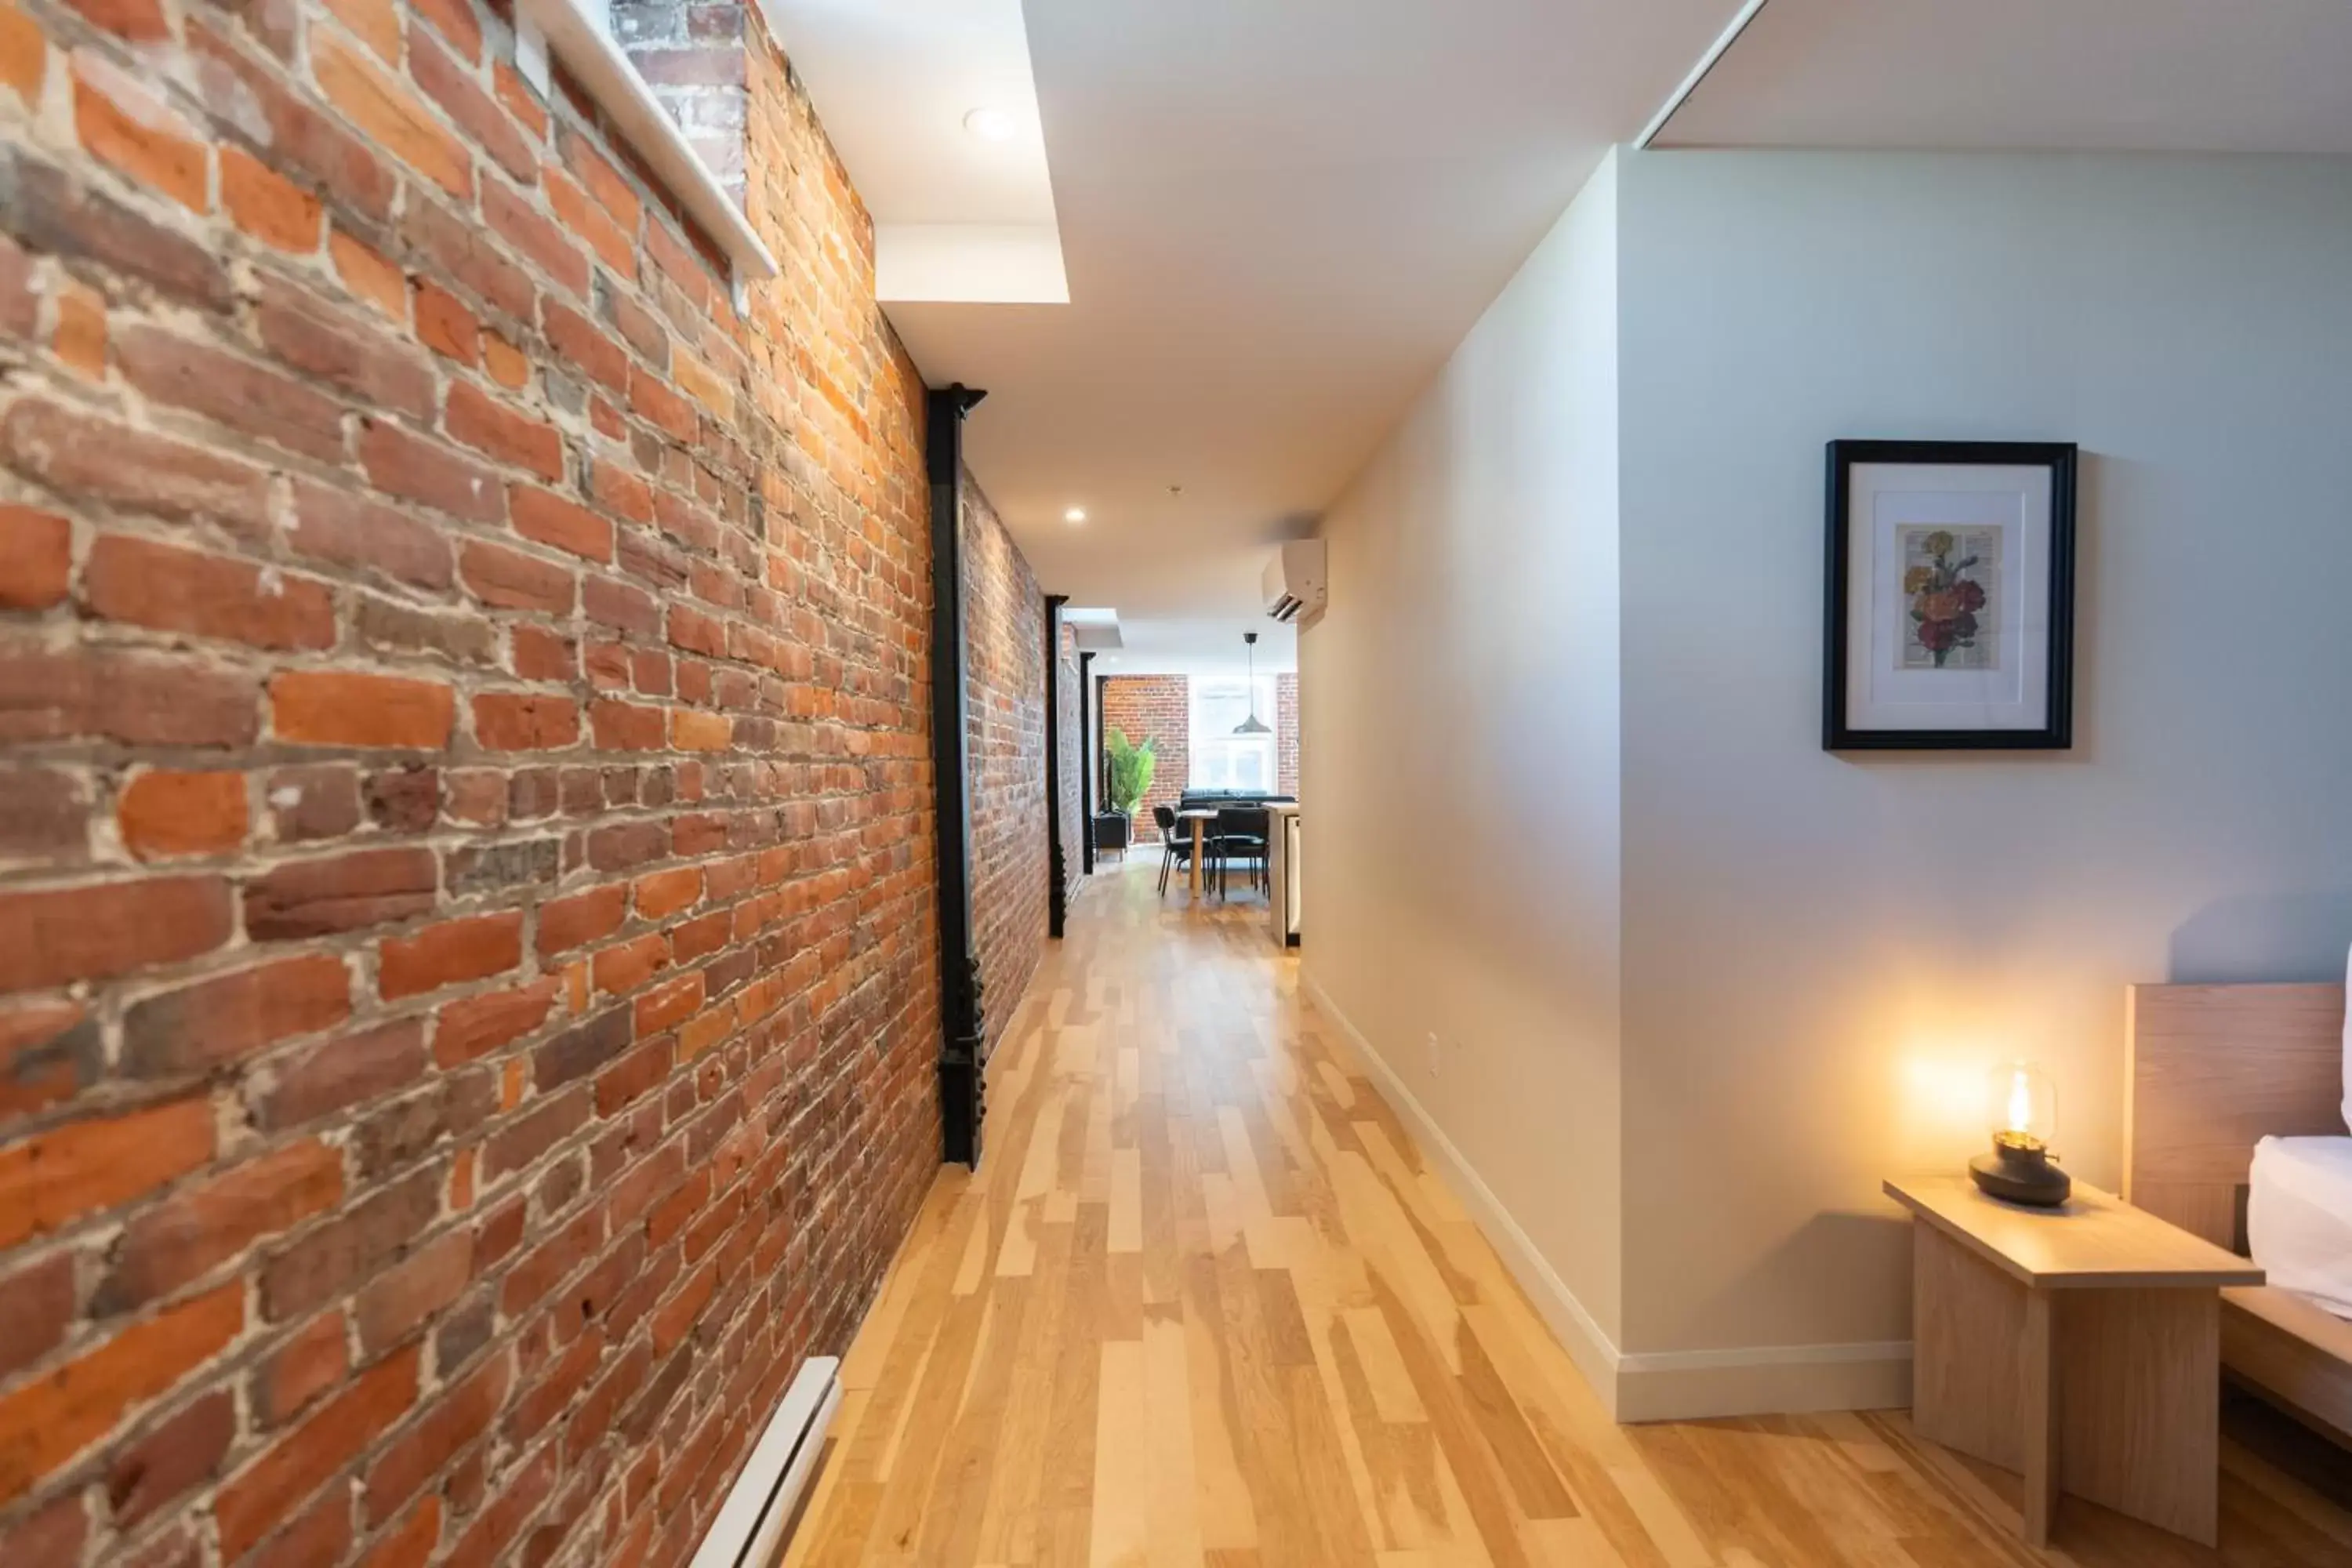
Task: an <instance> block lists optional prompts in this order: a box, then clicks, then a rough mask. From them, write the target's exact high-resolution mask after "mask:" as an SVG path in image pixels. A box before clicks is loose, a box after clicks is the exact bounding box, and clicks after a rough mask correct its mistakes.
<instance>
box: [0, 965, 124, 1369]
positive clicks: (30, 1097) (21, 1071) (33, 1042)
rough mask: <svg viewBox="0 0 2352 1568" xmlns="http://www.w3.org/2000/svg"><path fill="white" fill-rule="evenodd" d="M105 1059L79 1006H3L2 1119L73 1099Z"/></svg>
mask: <svg viewBox="0 0 2352 1568" xmlns="http://www.w3.org/2000/svg"><path fill="white" fill-rule="evenodd" d="M104 1057H105V1051H104V1048H103V1047H102V1045H101V1043H100V1039H99V1036H98V1025H97V1024H96V1022H95V1021H93V1020H92V1019H91V1018H90V1017H89V1013H88V1011H87V1010H86V1009H85V1008H84V1007H83V1006H82V1005H81V1004H80V1003H79V1002H72V1001H68V1000H66V999H64V998H62V997H28V998H26V1000H23V1001H20V1002H16V1003H13V1004H8V1005H0V1121H6V1120H7V1119H9V1118H12V1117H16V1116H22V1115H26V1114H29V1113H30V1112H32V1111H36V1110H47V1109H48V1108H49V1107H50V1106H53V1105H59V1104H62V1103H64V1102H65V1101H66V1100H71V1099H72V1098H73V1097H74V1096H75V1095H76V1094H78V1093H79V1092H80V1091H81V1090H82V1089H87V1088H88V1087H89V1085H90V1084H92V1083H94V1082H96V1081H97V1079H98V1077H99V1074H100V1071H101V1070H102V1069H103V1067H104ZM0 1374H5V1368H0Z"/></svg>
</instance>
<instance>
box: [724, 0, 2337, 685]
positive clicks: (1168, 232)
mask: <svg viewBox="0 0 2352 1568" xmlns="http://www.w3.org/2000/svg"><path fill="white" fill-rule="evenodd" d="M763 3H764V4H766V5H768V6H769V8H770V11H771V14H772V16H773V17H774V19H775V25H776V26H777V30H778V34H779V36H780V37H782V40H783V43H784V46H785V47H786V49H787V51H788V52H789V53H790V54H791V55H792V57H793V62H794V65H795V67H796V68H798V69H799V70H800V72H801V74H802V76H803V79H804V80H806V81H807V82H808V84H809V88H810V91H811V94H812V96H813V97H814V100H815V101H816V104H817V108H818V110H819V112H820V114H821V115H822V116H823V117H824V121H825V124H826V128H827V130H828V131H829V132H831V134H832V135H833V137H834V140H835V144H836V145H837V146H838V147H839V148H840V150H841V153H842V156H843V159H844V161H845V163H846V164H847V165H848V167H849V171H850V174H851V176H852V178H853V179H854V180H855V181H856V184H857V186H858V189H859V191H860V193H861V194H862V195H864V196H865V198H866V203H867V205H868V206H869V208H870V209H871V210H872V211H873V213H874V215H875V217H876V220H877V232H878V233H879V234H881V235H883V236H884V237H886V238H887V235H888V234H889V232H890V231H891V230H892V229H893V228H894V227H898V228H902V229H904V228H908V227H911V226H932V227H934V228H939V227H947V228H954V227H956V226H963V227H965V228H967V229H968V230H969V231H970V232H971V235H972V236H982V235H993V236H994V237H995V239H996V241H997V242H998V244H999V250H1000V253H1001V251H1002V250H1003V248H1004V245H1003V241H1004V237H1005V235H1006V234H1007V233H1008V232H1010V231H1012V230H1016V229H1019V228H1021V227H1023V226H1030V227H1033V228H1034V227H1035V226H1039V225H1042V224H1055V225H1058V231H1059V232H1058V247H1049V248H1052V249H1053V250H1054V253H1055V257H1056V258H1057V259H1058V260H1059V261H1060V262H1061V263H1062V264H1063V265H1064V266H1065V268H1066V279H1067V297H1068V303H1066V304H1036V305H1009V304H989V305H975V304H968V303H947V302H912V301H901V302H893V303H891V304H889V306H888V310H889V314H890V317H891V319H892V321H894V322H895V323H896V325H897V326H898V330H899V331H900V333H901V335H902V336H903V337H904V338H905V340H906V342H907V345H908V349H909V350H910V351H911V352H912V353H913V354H914V356H915V359H916V362H917V363H918V364H919V365H920V366H921V368H922V370H923V371H924V373H925V374H926V375H927V376H928V377H929V380H930V381H931V382H932V384H935V385H937V384H946V383H949V382H951V381H961V382H964V383H966V384H970V385H973V386H979V387H984V388H986V389H988V391H989V393H990V396H989V398H988V401H987V402H986V403H985V404H984V405H982V406H981V407H979V408H978V409H976V410H975V411H974V413H973V415H972V416H971V425H970V426H969V434H968V449H969V452H970V456H971V462H972V466H973V468H975V470H976V471H977V472H978V474H979V476H980V479H981V481H982V484H984V485H985V486H986V487H987V489H988V491H989V494H990V497H991V499H992V500H993V501H994V502H995V504H996V507H997V510H998V511H999V512H1000V513H1001V514H1002V515H1003V517H1004V518H1005V520H1006V521H1007V522H1008V523H1009V524H1010V525H1011V527H1012V529H1013V532H1014V534H1015V536H1016V537H1017V538H1018V539H1019V540H1020V542H1021V544H1022V547H1023V549H1024V552H1026V553H1027V555H1028V557H1029V559H1030V562H1031V563H1032V564H1033V565H1034V568H1035V569H1036V572H1037V575H1038V579H1039V581H1040V583H1041V584H1043V585H1044V586H1045V588H1046V589H1047V590H1048V591H1050V592H1055V593H1064V594H1068V595H1072V596H1073V598H1074V599H1075V600H1076V602H1077V603H1080V604H1087V605H1110V606H1116V607H1117V608H1118V611H1119V612H1120V617H1121V620H1122V623H1123V625H1124V627H1125V631H1126V634H1127V637H1128V643H1129V647H1128V649H1127V650H1124V651H1123V654H1122V658H1123V659H1125V660H1127V661H1129V664H1128V666H1127V667H1128V668H1132V669H1141V668H1150V667H1152V666H1151V665H1150V663H1145V662H1135V661H1137V660H1145V661H1157V662H1158V663H1159V664H1161V665H1167V666H1170V667H1175V668H1195V666H1194V665H1193V664H1192V663H1191V662H1190V661H1192V660H1196V659H1211V658H1214V657H1215V654H1216V649H1217V648H1218V647H1223V646H1225V645H1228V644H1230V645H1234V646H1235V647H1238V643H1239V637H1238V633H1239V631H1240V630H1241V629H1242V628H1243V627H1244V626H1258V627H1260V628H1261V629H1265V630H1266V631H1267V632H1268V633H1269V637H1273V636H1274V635H1276V634H1279V635H1280V636H1282V637H1290V636H1291V635H1292V634H1290V633H1289V632H1287V631H1286V629H1284V628H1278V627H1276V626H1273V625H1272V623H1269V622H1265V621H1264V620H1263V619H1262V618H1261V616H1260V614H1259V612H1260V609H1261V606H1260V605H1259V602H1258V579H1259V574H1260V572H1261V571H1262V569H1263V567H1264V565H1265V561H1266V559H1267V557H1268V556H1269V555H1270V553H1271V551H1272V546H1273V545H1274V544H1275V543H1276V542H1278V541H1280V540H1282V539H1286V538H1291V537H1297V536H1299V535H1302V534H1304V533H1306V532H1307V531H1310V530H1311V528H1312V526H1313V523H1314V521H1315V519H1316V517H1317V516H1318V514H1319V513H1320V511H1321V510H1323V508H1324V507H1325V506H1327V505H1328V503H1329V502H1330V501H1331V500H1332V499H1333V498H1334V496H1335V494H1336V493H1337V492H1338V490H1339V489H1340V488H1341V487H1342V486H1343V485H1344V484H1345V483H1346V481H1347V479H1348V478H1349V476H1350V475H1351V474H1352V472H1353V471H1354V469H1355V468H1356V467H1357V465H1358V464H1359V463H1360V462H1361V461H1362V459H1363V458H1364V457H1365V456H1366V455H1367V454H1368V453H1369V452H1370V449H1371V448H1372V447H1373V446H1374V445H1375V444H1376V443H1377V442H1378V441H1379V439H1380V438H1381V436H1382V435H1384V434H1385V432H1386V431H1387V429H1388V427H1389V426H1391V423H1392V422H1393V421H1394V419H1395V418H1396V416H1398V414H1399V413H1400V412H1401V411H1402V408H1403V407H1404V406H1405V405H1406V404H1407V403H1408V402H1409V401H1410V400H1411V399H1412V396H1413V395H1415V394H1416V393H1418V392H1419V390H1420V389H1421V388H1422V387H1423V385H1424V384H1426V382H1427V380H1428V378H1429V377H1430V376H1431V375H1432V374H1433V373H1434V371H1435V370H1436V368H1437V367H1438V365H1440V364H1441V363H1443V362H1444V359H1445V357H1446V356H1447V355H1448V354H1449V353H1451V352H1452V351H1453V349H1454V345H1455V344H1456V343H1457V342H1459V341H1460V339H1461V337H1462V335H1463V333H1464V332H1465V331H1466V330H1467V329H1468V328H1469V326H1470V324H1471V323H1472V322H1473V321H1475V319H1476V318H1477V316H1478V314H1479V313H1480V311H1482V310H1484V309H1485V308H1486V304H1487V302H1488V301H1489V300H1492V299H1493V298H1494V296H1495V294H1496V291H1497V290H1498V289H1500V287H1501V286H1502V284H1503V283H1504V282H1505V280H1506V279H1508V277H1509V276H1510V274H1511V272H1512V271H1513V270H1514V269H1515V268H1517V266H1518V264H1519V262H1520V261H1521V259H1522V258H1524V257H1525V256H1526V254H1527V253H1528V250H1529V248H1530V247H1532V246H1533V245H1534V243H1535V241H1536V240H1537V239H1538V238H1539V237H1541V236H1542V234H1543V233H1544V232H1545V230H1546V229H1547V228H1549V226H1550V225H1551V223H1552V222H1553V221H1554V219H1555V218H1557V216H1559V212H1560V211H1561V209H1562V208H1563V207H1564V206H1565V205H1566V204H1567V202H1568V200H1569V198H1570V196H1571V195H1574V193H1575V191H1576V189H1577V188H1578V186H1579V185H1580V184H1582V182H1583V180H1584V178H1585V176H1586V174H1588V173H1589V172H1590V171H1591V167H1592V165H1593V164H1594V163H1595V162H1597V161H1598V159H1599V158H1600V156H1601V153H1602V151H1603V150H1604V149H1605V148H1606V147H1607V146H1608V145H1609V144H1610V143H1612V142H1619V141H1623V140H1626V139H1629V138H1631V137H1632V136H1633V135H1634V134H1635V133H1636V132H1639V131H1640V130H1641V128H1642V127H1643V125H1644V124H1645V123H1646V122H1647V121H1649V120H1650V119H1651V117H1652V115H1653V114H1654V111H1655V110H1657V109H1658V107H1659V106H1660V105H1661V104H1662V103H1664V101H1666V100H1667V99H1668V97H1669V96H1670V94H1671V92H1672V90H1673V89H1674V88H1675V86H1676V84H1678V83H1679V82H1681V81H1682V80H1683V79H1684V78H1685V75H1686V74H1687V73H1688V72H1689V71H1690V70H1691V68H1693V67H1694V65H1695V64H1696V62H1697V61H1698V60H1699V59H1700V58H1701V57H1702V56H1703V54H1704V53H1705V52H1706V49H1707V47H1708V46H1709V45H1710V44H1711V43H1712V42H1713V41H1714V40H1715V39H1716V38H1717V37H1718V35H1719V34H1720V33H1721V32H1722V30H1723V28H1724V26H1726V24H1727V22H1728V21H1729V20H1730V18H1731V16H1732V15H1733V14H1734V12H1735V11H1736V10H1737V9H1738V0H1456V3H1454V4H1451V5H1437V4H1431V3H1430V0H1193V3H1192V4H1189V5H1167V4H1156V5H1147V4H1144V3H1143V0H1027V9H1026V16H1025V18H1024V16H1023V15H1022V0H763ZM1024 22H1025V26H1024ZM1024 92H1027V93H1030V94H1031V95H1032V96H1030V97H1028V98H1025V99H1024V96H1023V95H1024ZM982 104H986V105H987V106H989V107H996V108H1003V109H1005V110H1007V111H1008V112H1012V113H1013V114H1014V115H1015V118H1016V122H1017V124H1018V126H1019V133H1018V134H1017V135H1016V136H1015V137H1014V138H1013V140H1012V141H1011V142H1002V143H986V142H980V141H978V140H977V139H975V138H971V137H970V136H969V135H967V134H966V133H965V132H964V131H963V129H962V124H961V120H962V116H963V115H964V113H965V112H966V111H967V110H970V109H971V108H974V107H980V106H982ZM1024 104H1027V105H1029V106H1030V107H1028V108H1026V109H1024V108H1023V105H1024ZM1024 115H1026V116H1031V117H1033V118H1025V119H1024V118H1023V116H1024ZM1658 144H1659V145H1661V146H1675V145H1694V144H1707V145H1743V146H1822V147H1948V148H1990V147H2034V148H2053V149H2057V148H2149V149H2158V148H2163V149H2196V150H2209V151H2234V150H2243V151H2311V152H2325V151H2335V152H2352V0H1768V3H1767V4H1766V5H1764V8H1763V10H1762V12H1761V13H1760V14H1759V16H1757V17H1756V19H1755V20H1754V22H1753V23H1752V24H1751V25H1750V26H1749V27H1748V29H1747V31H1746V32H1745V33H1744V34H1743V35H1742V36H1741V37H1740V38H1739V40H1738V43H1736V44H1735V45H1734V46H1733V47H1731V49H1730V50H1729V51H1728V53H1727V54H1726V56H1725V57H1724V58H1723V59H1722V60H1720V61H1719V62H1717V65H1716V67H1715V68H1714V69H1713V70H1712V71H1711V72H1710V73H1709V74H1708V75H1707V76H1706V79H1705V80H1704V81H1702V82H1701V83H1700V84H1699V86H1698V87H1697V89H1696V90H1695V92H1694V93H1693V94H1692V96H1691V98H1690V100H1688V101H1687V102H1686V103H1685V105H1684V106H1683V108H1682V110H1680V112H1678V113H1677V114H1676V115H1675V117H1674V118H1673V120H1672V121H1669V123H1668V124H1667V126H1666V128H1665V131H1664V134H1663V135H1662V136H1661V137H1660V139H1659V143H1658ZM1049 148H1050V150H1051V158H1050V175H1049V174H1048V158H1047V150H1048V149H1049ZM1049 179H1050V186H1049V185H1048V181H1049ZM950 238H952V236H951V237H950ZM910 254H911V252H910ZM932 259H933V260H935V261H936V260H938V258H937V257H936V256H934V257H933V258H932ZM953 259H954V258H953V257H950V261H953ZM965 259H966V260H968V261H970V262H971V267H969V268H967V271H969V272H971V274H972V275H973V276H977V275H978V271H979V268H980V266H981V260H982V258H980V257H979V253H978V251H976V250H975V251H971V252H970V253H968V254H967V255H966V257H965ZM990 264H991V265H996V266H999V267H1002V266H1003V260H1002V256H1001V254H999V256H998V258H997V259H996V260H995V261H994V262H992V263H990ZM934 270H935V271H942V272H944V271H951V270H953V268H952V266H949V265H947V264H944V263H943V264H941V265H940V267H938V268H934ZM1055 281H1056V283H1058V281H1059V280H1058V279H1056V280H1055ZM928 287H930V288H931V290H932V291H931V292H930V293H929V296H928V297H929V298H930V299H933V300H939V299H954V298H970V297H971V294H970V293H969V292H966V293H962V294H959V293H958V291H957V289H955V288H954V287H949V286H937V285H932V286H928ZM994 287H996V285H994V284H984V285H983V286H982V289H981V291H982V292H985V291H986V289H992V288H994ZM1007 292H1009V293H1011V294H1012V295H1013V296H1014V297H1024V298H1055V297H1057V294H1058V289H1055V290H1054V291H1050V292H1045V293H1038V294H1029V295H1022V294H1021V293H1020V292H1019V290H1018V289H1008V290H1007ZM998 297H1003V295H999V296H998ZM1171 487H1180V488H1178V489H1171ZM1072 506H1080V507H1084V508H1085V509H1086V510H1087V514H1088V516H1087V521H1085V522H1084V523H1082V524H1070V523H1066V522H1065V521H1063V514H1064V512H1065V510H1066V509H1067V508H1069V507H1072ZM1262 647H1269V651H1270V646H1269V645H1262ZM1155 648H1156V649H1158V650H1159V651H1156V652H1155V651H1151V650H1153V649H1155ZM1283 667H1285V668H1286V667H1287V661H1286V664H1285V665H1284V666H1283Z"/></svg>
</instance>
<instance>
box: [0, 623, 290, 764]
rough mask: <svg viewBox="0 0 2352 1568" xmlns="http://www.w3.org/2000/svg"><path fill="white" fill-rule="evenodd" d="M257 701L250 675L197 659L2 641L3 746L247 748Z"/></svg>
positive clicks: (255, 720)
mask: <svg viewBox="0 0 2352 1568" xmlns="http://www.w3.org/2000/svg"><path fill="white" fill-rule="evenodd" d="M256 697H257V688H256V686H255V682H254V679H253V677H251V676H250V675H247V674H244V673H242V672H240V671H234V670H226V669H220V668H215V667H213V666H211V665H207V664H200V663H196V662H194V661H192V660H184V659H172V658H153V657H152V656H149V655H146V654H140V653H131V652H128V651H125V650H121V649H115V648H78V649H73V650H47V649H39V648H33V647H24V646H21V645H18V646H13V647H12V646H10V645H8V644H5V643H0V742H19V741H48V740H64V739H69V738H73V737H77V736H85V735H102V736H106V737H109V738H110V739H113V740H118V741H123V742H129V743H131V744H132V745H161V746H236V745H243V744H246V743H247V742H250V741H251V740H252V739H253V738H254V736H255V734H256V733H257V732H258V731H259V729H260V721H259V719H258V718H257V706H256Z"/></svg>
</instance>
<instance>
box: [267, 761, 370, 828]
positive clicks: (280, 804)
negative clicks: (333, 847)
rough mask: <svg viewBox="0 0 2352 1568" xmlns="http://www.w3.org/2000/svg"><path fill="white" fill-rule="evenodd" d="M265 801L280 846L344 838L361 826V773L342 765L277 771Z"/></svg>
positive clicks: (332, 764)
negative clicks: (312, 840)
mask: <svg viewBox="0 0 2352 1568" xmlns="http://www.w3.org/2000/svg"><path fill="white" fill-rule="evenodd" d="M263 798H264V799H265V800H267V801H268V804H269V825H270V831H271V833H272V834H273V835H274V836H275V837H276V838H277V840H278V843H280V844H300V843H305V842H308V841H310V840H311V839H318V838H340V837H342V836H343V835H344V834H346V833H349V832H350V831H351V830H352V828H354V827H357V826H359V821H360V778H359V770H358V769H356V768H353V767H351V766H349V765H348V764H345V763H312V764H310V765H308V766H304V767H293V768H277V769H273V770H272V771H271V773H270V774H269V777H268V781H267V783H266V784H264V786H263Z"/></svg>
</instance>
